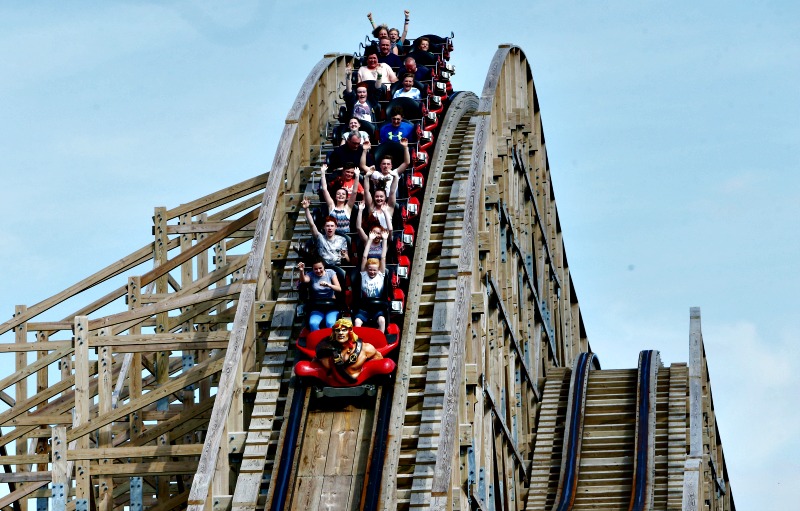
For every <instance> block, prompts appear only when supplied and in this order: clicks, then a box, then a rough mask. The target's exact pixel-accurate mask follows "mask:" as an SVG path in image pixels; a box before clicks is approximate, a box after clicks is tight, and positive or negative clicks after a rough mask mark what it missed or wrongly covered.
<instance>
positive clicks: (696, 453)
mask: <svg viewBox="0 0 800 511" xmlns="http://www.w3.org/2000/svg"><path fill="white" fill-rule="evenodd" d="M702 380H703V332H702V330H701V327H700V307H692V308H691V309H690V311H689V456H690V457H701V456H703V381H702Z"/></svg>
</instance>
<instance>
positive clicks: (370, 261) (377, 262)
mask: <svg viewBox="0 0 800 511" xmlns="http://www.w3.org/2000/svg"><path fill="white" fill-rule="evenodd" d="M370 264H374V265H376V266H378V267H380V265H381V261H380V259H378V258H376V257H370V258H369V259H367V266H369V265H370Z"/></svg>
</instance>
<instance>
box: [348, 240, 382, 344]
mask: <svg viewBox="0 0 800 511" xmlns="http://www.w3.org/2000/svg"><path fill="white" fill-rule="evenodd" d="M376 237H377V235H376V234H375V232H374V231H370V233H369V243H368V246H371V245H372V244H373V242H374V240H375V238H376ZM380 237H381V239H382V243H381V257H380V259H377V258H374V257H369V253H368V252H369V251H368V250H364V256H363V257H362V258H361V292H360V296H359V301H358V307H359V308H358V311H357V312H356V319H355V324H356V326H361V325H364V324H365V323H374V324H377V326H378V330H380V331H381V332H386V314H387V310H386V309H387V305H388V301H387V298H386V293H384V287H385V286H384V280H385V278H386V250H387V247H388V245H389V243H388V242H387V239H388V238H389V232H388V231H384V230H382V231H381V233H380Z"/></svg>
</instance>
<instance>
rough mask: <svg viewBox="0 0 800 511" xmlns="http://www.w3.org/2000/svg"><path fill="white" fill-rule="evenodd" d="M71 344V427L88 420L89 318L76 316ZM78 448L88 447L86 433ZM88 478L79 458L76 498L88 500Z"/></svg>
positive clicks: (89, 491) (87, 463) (87, 471)
mask: <svg viewBox="0 0 800 511" xmlns="http://www.w3.org/2000/svg"><path fill="white" fill-rule="evenodd" d="M73 345H74V347H75V411H74V415H73V417H72V427H74V428H75V427H79V426H82V425H84V424H86V423H88V422H89V404H90V396H89V318H88V317H86V316H76V317H75V325H74V326H73ZM76 447H77V448H78V449H87V448H88V447H89V437H88V436H87V435H84V436H82V437H81V438H78V439H77V445H76ZM91 490H92V487H91V484H90V480H89V461H88V460H79V461H77V462H76V463H75V495H76V497H77V499H78V500H79V501H80V500H86V501H87V502H88V501H89V498H90V494H91Z"/></svg>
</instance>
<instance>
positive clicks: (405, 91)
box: [392, 73, 421, 99]
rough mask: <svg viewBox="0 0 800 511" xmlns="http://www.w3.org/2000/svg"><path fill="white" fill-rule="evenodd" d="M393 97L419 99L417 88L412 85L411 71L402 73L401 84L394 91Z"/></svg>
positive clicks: (419, 94)
mask: <svg viewBox="0 0 800 511" xmlns="http://www.w3.org/2000/svg"><path fill="white" fill-rule="evenodd" d="M394 98H411V99H421V93H420V91H419V89H418V88H416V87H414V75H412V74H411V73H406V74H405V75H403V86H402V87H400V88H399V89H397V90H396V91H394V94H393V95H392V99H394Z"/></svg>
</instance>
